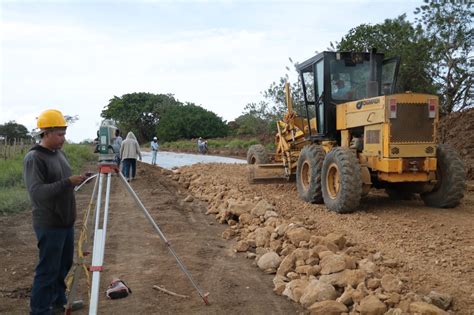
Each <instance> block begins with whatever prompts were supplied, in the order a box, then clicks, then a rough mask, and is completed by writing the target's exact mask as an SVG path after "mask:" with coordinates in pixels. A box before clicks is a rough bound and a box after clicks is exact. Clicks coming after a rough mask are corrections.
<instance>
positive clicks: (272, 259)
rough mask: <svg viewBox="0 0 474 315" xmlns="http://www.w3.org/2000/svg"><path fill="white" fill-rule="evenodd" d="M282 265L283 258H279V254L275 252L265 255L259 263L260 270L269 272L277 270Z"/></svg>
mask: <svg viewBox="0 0 474 315" xmlns="http://www.w3.org/2000/svg"><path fill="white" fill-rule="evenodd" d="M280 263H281V258H280V256H278V254H277V253H275V252H269V253H266V254H263V255H262V257H260V259H259V260H258V262H257V266H258V268H260V269H262V270H268V269H272V270H275V272H276V269H277V268H278V266H279V265H280Z"/></svg>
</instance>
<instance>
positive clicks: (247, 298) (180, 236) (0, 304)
mask: <svg viewBox="0 0 474 315" xmlns="http://www.w3.org/2000/svg"><path fill="white" fill-rule="evenodd" d="M144 169H146V170H147V172H146V173H145V171H144ZM131 186H132V187H133V189H134V190H135V191H136V192H137V194H138V195H139V198H140V199H141V200H142V202H143V204H144V205H145V207H147V209H148V210H149V211H150V212H151V214H152V216H153V217H154V218H155V220H156V222H157V223H158V224H159V225H160V228H161V229H162V231H163V232H164V234H165V235H166V236H167V238H168V239H169V240H170V241H171V244H172V246H173V248H174V249H175V251H176V252H177V254H178V255H179V256H180V258H181V259H182V261H183V262H184V264H185V265H186V266H187V268H188V270H189V271H190V272H191V274H192V275H193V277H194V279H195V280H196V282H197V283H198V284H199V285H200V286H201V288H202V290H203V291H205V292H209V293H210V296H209V300H210V302H211V304H210V306H205V305H204V303H203V302H202V300H201V299H200V297H199V296H198V294H197V293H196V291H195V290H194V289H193V287H192V286H191V284H190V282H189V281H188V280H187V278H185V276H184V274H183V273H182V272H181V270H180V269H179V268H178V266H177V264H176V262H175V260H174V258H173V257H172V256H171V255H170V253H169V252H168V249H167V248H166V247H165V246H164V244H163V242H162V241H161V239H160V238H159V237H158V235H157V234H156V233H155V230H154V229H153V228H152V226H151V224H150V223H149V222H148V221H147V220H146V219H145V216H144V214H143V213H142V211H141V210H140V209H139V208H138V207H137V206H136V204H135V202H134V201H133V199H132V198H131V197H130V196H129V195H128V192H127V191H126V189H125V187H123V184H122V183H120V182H119V179H118V178H117V177H114V178H113V182H112V194H111V198H110V200H111V203H110V218H109V225H108V237H107V243H106V249H105V271H104V272H103V274H102V277H101V289H100V292H105V290H106V288H107V286H108V284H109V283H110V281H111V280H112V278H114V277H118V278H121V279H123V280H124V281H126V283H127V284H128V285H129V286H130V288H131V289H132V291H133V293H132V294H131V295H130V296H129V297H127V298H125V299H122V300H107V299H106V298H105V296H104V295H103V294H101V296H100V304H99V313H100V314H157V313H160V314H190V313H192V314H223V313H228V314H241V313H246V314H263V313H267V312H268V310H271V312H272V313H275V314H292V313H296V312H298V311H300V310H302V308H301V307H300V306H299V305H298V304H296V303H293V302H291V301H288V300H286V299H283V298H281V297H279V296H277V295H275V294H274V293H273V292H272V288H273V284H272V281H271V279H272V277H271V276H270V275H265V274H263V273H260V272H259V271H258V270H257V269H256V268H255V267H254V266H253V265H252V264H251V262H250V261H249V260H248V259H246V258H245V257H243V256H242V255H237V254H236V253H235V252H233V251H232V250H231V246H230V244H229V242H227V241H225V240H223V239H222V238H221V237H220V235H221V233H222V231H223V230H224V227H223V226H222V225H219V224H217V223H216V222H215V220H214V219H213V218H212V217H208V216H205V215H204V212H205V211H206V208H205V204H203V203H200V202H192V203H188V202H184V201H183V199H184V198H185V197H186V196H187V193H185V192H184V190H183V189H182V188H180V187H179V186H178V184H177V183H176V182H175V181H173V180H171V179H169V178H167V177H166V176H164V175H162V174H161V172H160V169H159V168H156V167H152V166H149V165H144V164H141V165H140V167H139V174H138V177H137V180H135V181H133V182H132V183H131ZM91 193H92V185H89V186H88V187H87V186H86V187H85V188H84V189H83V190H82V191H81V192H79V193H78V194H77V196H76V198H77V202H78V209H85V208H86V207H87V204H88V202H89V198H90V195H91ZM80 223H81V222H80V220H79V222H78V223H77V229H76V230H78V229H79V228H80ZM35 246H36V243H35V238H34V234H33V232H32V228H31V218H30V213H23V214H19V215H15V216H10V217H1V218H0V266H1V268H0V313H3V314H26V313H27V312H28V295H29V291H30V289H31V281H32V277H33V271H34V265H35V262H36V255H37V250H36V248H35ZM81 276H82V275H81ZM154 285H159V286H161V287H165V288H166V289H168V290H170V291H173V292H175V293H178V294H181V295H186V296H188V298H180V297H175V296H171V295H167V294H165V293H163V292H161V291H157V290H154V289H153V286H154ZM79 286H80V288H81V289H80V291H81V294H80V295H81V297H82V298H84V299H86V300H88V299H87V293H86V291H85V289H86V288H87V283H86V282H85V280H84V277H83V276H82V277H81V281H80V282H79ZM75 314H87V310H84V311H79V312H75Z"/></svg>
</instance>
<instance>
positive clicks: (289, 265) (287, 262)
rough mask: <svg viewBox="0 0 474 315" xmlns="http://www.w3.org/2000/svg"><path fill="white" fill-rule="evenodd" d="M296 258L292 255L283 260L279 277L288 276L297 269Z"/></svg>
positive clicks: (279, 269)
mask: <svg viewBox="0 0 474 315" xmlns="http://www.w3.org/2000/svg"><path fill="white" fill-rule="evenodd" d="M295 262H296V258H295V256H294V255H293V254H290V255H288V256H286V257H285V258H283V260H282V262H281V264H280V267H278V270H277V275H280V276H286V274H287V273H288V272H290V271H292V270H293V269H294V268H295Z"/></svg>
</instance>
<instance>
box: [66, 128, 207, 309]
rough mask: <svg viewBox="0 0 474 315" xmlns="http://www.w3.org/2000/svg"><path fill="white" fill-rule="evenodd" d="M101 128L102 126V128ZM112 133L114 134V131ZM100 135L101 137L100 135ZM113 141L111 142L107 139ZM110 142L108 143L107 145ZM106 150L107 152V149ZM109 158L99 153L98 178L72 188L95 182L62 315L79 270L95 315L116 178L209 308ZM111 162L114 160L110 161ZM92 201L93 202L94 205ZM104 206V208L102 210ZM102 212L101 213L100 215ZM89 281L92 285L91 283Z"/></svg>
mask: <svg viewBox="0 0 474 315" xmlns="http://www.w3.org/2000/svg"><path fill="white" fill-rule="evenodd" d="M109 127H110V125H107V127H106V128H104V129H107V130H110V129H112V128H110V129H109ZM101 128H102V126H101ZM114 132H115V131H114ZM99 133H100V134H102V133H101V132H100V131H99ZM109 135H110V133H109V132H108V131H107V132H104V136H105V137H106V138H105V139H107V136H109ZM110 139H112V138H110ZM108 141H110V140H107V141H106V143H107V142H108ZM101 143H102V142H101ZM107 150H108V149H107ZM111 156H112V154H110V153H100V154H99V163H98V167H99V172H98V173H97V174H93V175H91V176H90V177H88V178H87V179H86V181H84V182H83V183H82V184H81V185H80V186H77V187H76V188H75V190H76V191H78V190H79V189H80V188H81V187H82V186H83V185H84V184H85V183H86V182H88V181H90V180H92V179H93V178H95V184H94V189H93V192H92V196H91V199H90V202H89V206H88V208H87V210H86V211H85V212H84V219H83V226H82V230H81V234H80V237H79V241H78V246H77V262H76V264H75V266H74V269H73V271H72V273H71V275H70V277H69V279H68V281H67V282H68V288H69V296H68V302H67V304H66V311H65V314H71V312H72V305H73V302H74V299H75V296H76V293H77V278H78V275H79V273H80V270H81V268H78V267H82V269H83V270H84V272H85V274H86V280H87V282H88V284H89V286H90V292H89V297H90V302H89V315H95V314H97V310H98V302H99V286H100V275H101V272H102V271H103V270H104V266H103V265H104V252H105V241H106V236H107V222H108V217H109V202H110V188H111V187H110V186H111V177H112V176H113V175H115V176H118V177H119V178H120V181H121V182H122V183H123V184H124V185H125V188H127V190H128V192H129V193H130V195H131V196H132V198H133V199H134V200H135V202H136V204H137V205H138V207H139V208H141V209H142V211H143V213H144V214H145V217H146V218H147V219H148V221H149V222H150V223H151V225H152V226H153V228H154V229H155V230H156V232H157V233H158V235H159V236H160V238H161V240H162V241H163V242H164V243H165V245H166V247H167V248H168V250H169V252H170V253H171V255H172V256H173V257H174V258H175V260H176V262H177V263H178V266H179V267H180V268H181V270H182V271H183V273H184V274H185V275H186V277H187V278H188V279H189V281H190V282H191V284H192V285H193V287H194V288H195V289H196V291H197V292H198V294H199V296H200V297H201V299H202V300H203V301H204V303H205V304H206V305H209V300H208V296H209V293H204V292H203V291H202V290H201V289H200V288H199V286H198V284H197V283H196V282H195V281H194V279H193V278H192V276H191V274H190V273H189V271H188V270H187V268H186V267H185V266H184V264H183V262H182V261H181V259H180V258H179V257H178V255H177V254H176V252H175V251H174V249H173V247H172V246H171V243H170V241H169V240H168V239H167V238H166V236H165V235H164V234H163V232H162V231H161V230H160V228H159V226H158V224H157V223H156V222H155V220H154V219H153V217H152V216H151V215H150V213H149V212H148V210H147V209H146V208H145V206H144V205H143V203H142V202H141V200H140V199H139V198H138V196H137V194H136V193H135V191H134V190H133V189H132V187H131V186H130V184H129V183H128V182H127V180H126V178H125V177H124V176H123V175H122V174H121V173H120V171H119V169H118V167H117V164H116V163H114V162H113V161H111V160H110V158H111ZM112 160H113V158H112ZM104 179H106V180H105V182H106V186H105V198H104V201H102V198H103V184H104ZM94 200H95V201H94ZM94 204H95V213H94V214H92V208H93V205H94ZM102 204H103V208H102ZM102 209H103V211H102ZM92 216H94V229H93V230H92V229H90V228H91V224H92ZM92 238H93V240H94V241H93V248H92V261H91V264H90V265H88V264H87V262H86V257H87V256H88V255H89V254H90V251H89V248H90V240H91V239H92ZM91 273H92V279H91V278H90V274H91ZM91 280H92V281H91Z"/></svg>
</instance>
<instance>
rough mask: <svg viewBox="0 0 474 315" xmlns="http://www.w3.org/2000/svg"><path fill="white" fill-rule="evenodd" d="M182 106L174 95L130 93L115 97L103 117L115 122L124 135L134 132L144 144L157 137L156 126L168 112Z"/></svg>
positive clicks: (104, 111)
mask: <svg viewBox="0 0 474 315" xmlns="http://www.w3.org/2000/svg"><path fill="white" fill-rule="evenodd" d="M180 104H181V103H180V102H178V101H177V100H175V98H174V96H173V95H172V94H167V95H164V94H152V93H143V92H142V93H130V94H125V95H122V97H117V96H114V97H113V98H112V99H111V100H110V101H109V104H108V105H106V106H105V108H104V109H103V110H102V114H101V116H102V117H103V118H107V119H113V120H115V122H116V123H117V125H118V127H119V128H120V129H121V130H122V131H123V132H124V134H126V133H127V132H128V131H133V133H134V134H135V136H136V137H137V140H138V141H139V142H140V143H142V142H146V141H149V139H152V138H153V136H155V133H156V126H157V124H158V123H159V122H160V120H161V118H162V117H163V116H164V115H165V114H166V112H167V111H169V110H171V109H172V108H173V107H174V106H178V105H180Z"/></svg>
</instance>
